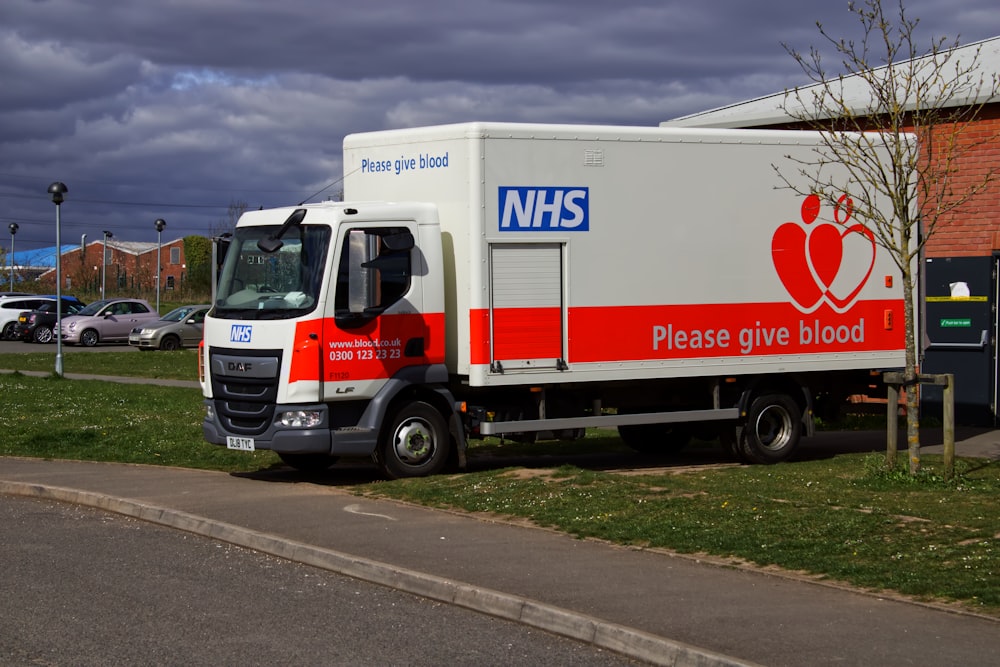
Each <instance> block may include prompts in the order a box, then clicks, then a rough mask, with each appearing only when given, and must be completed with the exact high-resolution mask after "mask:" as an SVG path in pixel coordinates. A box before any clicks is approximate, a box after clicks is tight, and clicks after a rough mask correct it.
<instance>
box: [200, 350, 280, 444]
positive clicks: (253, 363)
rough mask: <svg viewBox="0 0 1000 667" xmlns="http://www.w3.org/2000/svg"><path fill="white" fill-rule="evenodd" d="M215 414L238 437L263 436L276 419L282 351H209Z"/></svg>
mask: <svg viewBox="0 0 1000 667" xmlns="http://www.w3.org/2000/svg"><path fill="white" fill-rule="evenodd" d="M209 355H210V357H209V361H210V368H211V375H212V395H213V396H214V401H215V413H216V415H218V418H219V421H220V422H221V423H222V426H223V428H224V429H225V430H226V431H228V432H231V433H234V434H237V435H261V434H262V433H264V432H265V431H267V429H268V427H269V426H270V425H271V422H272V420H273V419H274V406H275V402H276V401H277V397H278V379H279V373H280V370H281V350H229V349H220V348H213V349H211V350H210V351H209Z"/></svg>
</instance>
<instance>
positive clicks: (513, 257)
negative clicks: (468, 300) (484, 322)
mask: <svg viewBox="0 0 1000 667" xmlns="http://www.w3.org/2000/svg"><path fill="white" fill-rule="evenodd" d="M563 247H564V244H562V243H493V244H490V327H491V336H490V339H491V345H490V370H491V372H494V373H507V372H510V371H519V370H520V371H525V370H534V369H557V370H565V369H566V367H567V366H566V361H565V358H566V355H565V352H564V340H565V336H564V331H565V323H566V300H565V298H564V295H563V285H564V272H565V264H564V262H563Z"/></svg>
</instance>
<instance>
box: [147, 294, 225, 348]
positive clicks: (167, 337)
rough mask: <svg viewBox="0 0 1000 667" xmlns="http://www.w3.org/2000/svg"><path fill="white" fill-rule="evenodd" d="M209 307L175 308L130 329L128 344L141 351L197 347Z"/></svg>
mask: <svg viewBox="0 0 1000 667" xmlns="http://www.w3.org/2000/svg"><path fill="white" fill-rule="evenodd" d="M209 308H211V306H207V305H201V306H181V307H180V308H175V309H174V310H171V311H170V312H169V313H167V314H166V315H164V316H163V317H162V318H160V319H159V320H157V321H155V322H149V323H147V324H144V325H142V326H141V327H136V328H134V329H132V333H130V334H129V336H128V344H129V345H131V346H133V347H137V348H139V349H140V350H143V351H148V350H179V349H180V348H182V347H197V346H198V344H199V343H201V329H202V326H203V325H204V323H205V313H207V312H208V309H209Z"/></svg>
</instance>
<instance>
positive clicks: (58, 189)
mask: <svg viewBox="0 0 1000 667" xmlns="http://www.w3.org/2000/svg"><path fill="white" fill-rule="evenodd" d="M67 192H69V188H67V187H66V185H65V184H63V183H60V182H59V181H56V182H55V183H53V184H52V185H50V186H49V194H50V195H52V203H53V204H55V205H56V375H58V376H59V377H62V374H63V359H62V311H63V309H62V235H61V232H60V230H59V209H60V208H62V206H61V204H62V203H63V195H65V194H66V193H67Z"/></svg>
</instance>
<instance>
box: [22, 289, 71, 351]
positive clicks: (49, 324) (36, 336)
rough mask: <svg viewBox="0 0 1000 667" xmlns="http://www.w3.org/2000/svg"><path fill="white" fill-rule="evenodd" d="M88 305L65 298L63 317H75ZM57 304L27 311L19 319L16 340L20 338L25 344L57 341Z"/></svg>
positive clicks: (51, 303) (51, 302)
mask: <svg viewBox="0 0 1000 667" xmlns="http://www.w3.org/2000/svg"><path fill="white" fill-rule="evenodd" d="M86 305H87V304H85V303H83V302H82V301H80V300H78V299H76V298H73V297H63V300H62V316H63V317H64V318H66V317H69V316H70V315H74V314H76V313H78V312H80V311H81V310H83V308H84V306H86ZM56 322H58V318H57V317H56V302H55V301H47V302H45V303H43V304H42V305H40V306H39V307H38V308H36V309H35V310H27V311H25V312H23V313H21V314H20V315H18V317H17V328H16V329H15V335H14V337H15V338H20V339H21V340H23V341H24V342H25V343H51V342H52V341H53V340H55V336H54V335H53V331H55V328H56Z"/></svg>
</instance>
